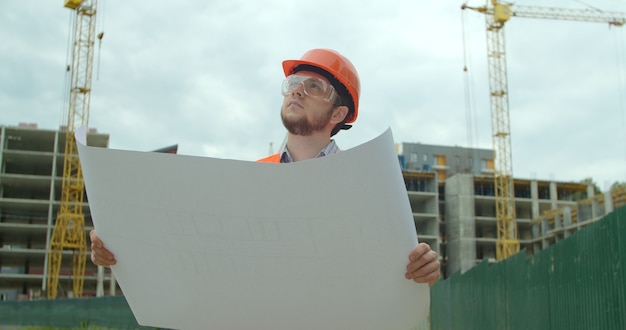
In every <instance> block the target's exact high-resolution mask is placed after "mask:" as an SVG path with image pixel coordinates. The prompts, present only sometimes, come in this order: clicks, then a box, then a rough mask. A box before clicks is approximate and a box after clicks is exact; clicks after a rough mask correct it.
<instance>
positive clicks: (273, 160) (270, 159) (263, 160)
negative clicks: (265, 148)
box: [257, 152, 281, 163]
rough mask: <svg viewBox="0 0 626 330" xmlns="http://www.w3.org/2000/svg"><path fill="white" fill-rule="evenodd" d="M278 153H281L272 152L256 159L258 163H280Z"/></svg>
mask: <svg viewBox="0 0 626 330" xmlns="http://www.w3.org/2000/svg"><path fill="white" fill-rule="evenodd" d="M280 155H281V153H280V152H279V153H276V154H273V155H271V156H267V157H265V158H261V159H259V160H257V162H260V163H280Z"/></svg>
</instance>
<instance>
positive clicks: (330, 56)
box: [283, 48, 361, 124]
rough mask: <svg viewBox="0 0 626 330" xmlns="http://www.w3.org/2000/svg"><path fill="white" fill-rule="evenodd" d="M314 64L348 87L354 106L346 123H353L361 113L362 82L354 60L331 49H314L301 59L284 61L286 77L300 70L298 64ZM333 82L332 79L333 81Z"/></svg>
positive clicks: (313, 65)
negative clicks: (353, 63)
mask: <svg viewBox="0 0 626 330" xmlns="http://www.w3.org/2000/svg"><path fill="white" fill-rule="evenodd" d="M300 65H304V66H305V67H306V66H312V67H316V68H319V69H322V70H323V71H326V72H328V73H329V74H331V75H332V77H333V78H335V79H336V80H337V81H339V83H341V84H342V85H343V87H345V88H346V90H347V91H348V93H349V94H350V96H351V97H352V105H353V108H352V109H350V112H349V114H348V116H349V117H348V119H347V120H346V124H349V123H353V122H354V121H355V120H356V117H357V115H358V114H359V94H360V93H361V83H360V81H359V74H358V73H357V72H356V69H355V68H354V65H352V62H350V60H348V59H347V58H346V57H345V56H343V55H341V54H339V53H338V52H336V51H334V50H331V49H323V48H322V49H312V50H309V51H308V52H306V53H304V55H302V57H301V58H300V59H299V60H286V61H283V70H284V71H285V77H286V76H289V75H291V74H293V73H295V72H297V71H299V69H298V66H300ZM331 83H332V81H331Z"/></svg>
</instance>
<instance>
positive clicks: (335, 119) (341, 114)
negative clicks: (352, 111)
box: [330, 105, 348, 124]
mask: <svg viewBox="0 0 626 330" xmlns="http://www.w3.org/2000/svg"><path fill="white" fill-rule="evenodd" d="M347 115H348V107H347V106H345V105H340V106H337V107H335V109H333V115H332V116H331V117H330V122H331V123H333V124H339V123H341V122H342V121H343V120H344V119H345V118H346V116H347Z"/></svg>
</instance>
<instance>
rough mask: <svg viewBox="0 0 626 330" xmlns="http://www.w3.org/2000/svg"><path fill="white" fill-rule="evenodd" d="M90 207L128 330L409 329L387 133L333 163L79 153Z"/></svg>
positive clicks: (418, 300) (414, 306)
mask: <svg viewBox="0 0 626 330" xmlns="http://www.w3.org/2000/svg"><path fill="white" fill-rule="evenodd" d="M76 138H77V141H78V144H79V146H78V150H79V154H80V160H81V164H82V169H83V175H84V178H85V185H86V190H87V196H88V198H89V206H90V210H91V214H92V218H93V222H94V226H95V228H96V230H97V232H98V236H100V237H101V238H102V240H103V241H104V242H105V245H106V247H107V248H108V249H109V250H111V251H112V252H113V253H114V254H115V256H116V259H117V265H115V266H113V267H112V271H113V274H114V275H115V276H116V278H117V280H118V283H119V284H120V287H121V288H122V291H123V292H124V295H125V296H126V299H127V301H128V303H129V305H130V307H131V309H132V311H133V313H134V315H135V317H136V318H137V321H138V322H139V324H141V325H145V326H154V327H162V328H175V329H412V328H413V327H415V326H416V325H418V324H419V323H420V322H421V321H423V320H424V319H425V318H426V316H427V314H428V308H429V291H428V290H429V289H428V285H426V284H419V285H418V284H415V283H413V282H411V281H409V280H406V279H405V278H404V272H405V267H406V264H407V263H408V254H409V252H410V251H411V250H412V249H413V248H414V247H415V246H416V244H417V237H416V234H415V225H414V222H413V216H412V213H411V208H410V205H409V201H408V196H407V193H406V190H405V186H404V181H403V179H402V174H401V171H400V168H399V164H398V159H397V156H396V154H395V148H394V145H393V137H392V134H391V131H390V130H387V132H385V133H383V134H382V135H381V136H379V137H378V138H376V139H374V140H372V141H370V142H368V143H366V144H363V145H361V146H358V147H356V148H353V149H350V150H347V151H344V152H341V153H339V154H337V155H333V156H329V157H323V158H319V159H314V160H309V161H303V162H298V163H293V164H268V163H256V162H247V161H235V160H224V159H215V158H205V157H192V156H181V155H169V154H159V153H149V152H132V151H122V150H111V149H103V148H95V147H88V146H86V143H85V140H86V137H85V131H84V129H83V130H78V131H77V136H76Z"/></svg>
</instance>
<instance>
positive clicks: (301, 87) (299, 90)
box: [291, 83, 305, 97]
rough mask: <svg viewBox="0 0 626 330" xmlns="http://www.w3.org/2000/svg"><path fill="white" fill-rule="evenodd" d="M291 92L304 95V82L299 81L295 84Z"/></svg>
mask: <svg viewBox="0 0 626 330" xmlns="http://www.w3.org/2000/svg"><path fill="white" fill-rule="evenodd" d="M291 94H292V95H295V94H298V96H300V97H304V95H305V93H304V84H302V83H300V84H297V85H296V86H295V87H294V88H293V89H292V90H291Z"/></svg>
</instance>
